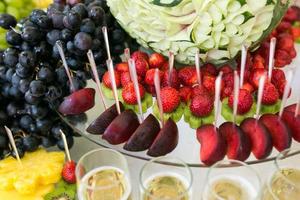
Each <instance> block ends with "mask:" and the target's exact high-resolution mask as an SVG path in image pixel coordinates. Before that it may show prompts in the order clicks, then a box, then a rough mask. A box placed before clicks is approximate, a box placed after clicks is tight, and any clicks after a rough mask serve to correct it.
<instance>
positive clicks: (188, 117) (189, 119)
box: [184, 105, 215, 129]
mask: <svg viewBox="0 0 300 200" xmlns="http://www.w3.org/2000/svg"><path fill="white" fill-rule="evenodd" d="M214 113H215V112H214V110H212V112H211V113H210V115H208V116H206V117H196V116H195V115H193V113H192V112H191V110H190V106H189V105H187V106H185V108H184V121H185V122H186V123H188V124H189V125H190V127H191V128H192V129H197V128H199V127H200V126H202V125H205V124H212V123H213V122H214V120H215V114H214Z"/></svg>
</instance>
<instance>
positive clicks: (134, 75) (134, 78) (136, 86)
mask: <svg viewBox="0 0 300 200" xmlns="http://www.w3.org/2000/svg"><path fill="white" fill-rule="evenodd" d="M128 64H129V72H130V77H131V80H132V82H133V84H134V90H135V94H136V99H137V103H138V107H139V112H140V116H141V122H143V121H144V114H143V109H142V101H141V94H140V89H139V83H138V78H137V73H136V68H135V62H134V60H133V59H129V60H128Z"/></svg>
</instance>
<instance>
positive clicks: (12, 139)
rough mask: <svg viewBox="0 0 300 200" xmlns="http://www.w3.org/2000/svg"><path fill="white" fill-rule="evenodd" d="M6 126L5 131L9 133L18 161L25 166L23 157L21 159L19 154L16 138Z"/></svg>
mask: <svg viewBox="0 0 300 200" xmlns="http://www.w3.org/2000/svg"><path fill="white" fill-rule="evenodd" d="M4 128H5V131H6V133H7V136H8V139H9V142H10V144H11V146H12V148H13V151H14V152H15V154H16V158H17V161H18V163H19V164H20V166H21V167H23V164H22V161H21V159H20V155H19V152H18V149H17V146H16V143H15V140H14V136H13V134H12V132H11V130H10V129H9V128H8V127H7V126H4Z"/></svg>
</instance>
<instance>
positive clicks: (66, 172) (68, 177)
mask: <svg viewBox="0 0 300 200" xmlns="http://www.w3.org/2000/svg"><path fill="white" fill-rule="evenodd" d="M59 131H60V134H61V137H62V139H63V141H64V148H65V152H66V156H67V161H66V163H65V164H64V167H63V170H62V173H61V175H62V177H63V179H64V180H65V181H66V182H68V183H70V184H74V183H76V175H75V168H76V163H75V162H74V161H73V160H71V156H70V151H69V147H68V143H67V139H66V135H65V134H64V133H63V131H62V130H59Z"/></svg>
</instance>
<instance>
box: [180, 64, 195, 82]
mask: <svg viewBox="0 0 300 200" xmlns="http://www.w3.org/2000/svg"><path fill="white" fill-rule="evenodd" d="M178 77H179V80H180V82H181V84H182V85H185V86H189V87H192V86H193V85H195V84H197V82H198V80H197V73H196V68H195V67H194V66H187V67H184V68H181V69H180V70H179V72H178Z"/></svg>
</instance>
